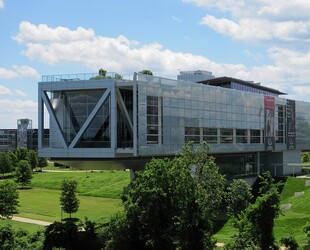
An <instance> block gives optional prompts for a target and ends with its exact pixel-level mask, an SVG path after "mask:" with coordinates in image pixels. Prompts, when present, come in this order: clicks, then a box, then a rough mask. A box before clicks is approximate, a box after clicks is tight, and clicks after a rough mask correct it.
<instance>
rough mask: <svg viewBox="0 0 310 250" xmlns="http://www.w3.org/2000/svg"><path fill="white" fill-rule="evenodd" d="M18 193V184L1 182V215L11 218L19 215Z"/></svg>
mask: <svg viewBox="0 0 310 250" xmlns="http://www.w3.org/2000/svg"><path fill="white" fill-rule="evenodd" d="M18 203H19V202H18V192H17V187H16V184H15V183H13V182H10V181H3V182H0V215H1V217H4V218H10V217H11V216H13V214H14V213H17V207H18Z"/></svg>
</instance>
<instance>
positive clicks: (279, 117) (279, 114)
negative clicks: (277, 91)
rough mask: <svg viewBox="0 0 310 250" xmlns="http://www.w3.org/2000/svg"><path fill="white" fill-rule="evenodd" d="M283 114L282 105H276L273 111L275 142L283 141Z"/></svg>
mask: <svg viewBox="0 0 310 250" xmlns="http://www.w3.org/2000/svg"><path fill="white" fill-rule="evenodd" d="M285 116H286V114H285V109H284V106H282V105H277V106H276V112H275V128H276V143H285V124H284V120H285Z"/></svg>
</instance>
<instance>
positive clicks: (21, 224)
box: [0, 219, 45, 233]
mask: <svg viewBox="0 0 310 250" xmlns="http://www.w3.org/2000/svg"><path fill="white" fill-rule="evenodd" d="M5 225H11V226H12V228H13V229H14V230H16V229H18V228H22V229H25V230H27V231H28V232H29V233H35V232H37V231H38V230H44V228H45V227H44V226H39V225H34V224H30V223H24V222H19V221H13V220H9V219H0V227H2V226H5Z"/></svg>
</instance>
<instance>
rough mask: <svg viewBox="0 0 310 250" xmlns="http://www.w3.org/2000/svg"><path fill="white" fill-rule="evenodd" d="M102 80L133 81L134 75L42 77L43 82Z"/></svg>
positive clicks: (94, 74) (63, 75) (85, 74)
mask: <svg viewBox="0 0 310 250" xmlns="http://www.w3.org/2000/svg"><path fill="white" fill-rule="evenodd" d="M101 79H115V80H133V75H129V74H126V75H120V74H118V73H115V72H107V73H106V74H105V75H104V76H102V75H99V74H98V73H77V74H61V75H43V76H42V82H64V81H86V80H101Z"/></svg>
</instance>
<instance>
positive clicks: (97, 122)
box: [75, 97, 111, 148]
mask: <svg viewBox="0 0 310 250" xmlns="http://www.w3.org/2000/svg"><path fill="white" fill-rule="evenodd" d="M75 147H76V148H109V147H111V131H110V97H108V98H107V100H106V101H105V102H104V104H103V105H102V107H101V108H100V109H99V110H98V112H97V114H96V115H95V117H94V119H93V120H92V121H91V123H90V124H89V126H88V128H87V129H86V130H85V132H84V133H83V135H82V136H81V138H80V140H79V141H78V142H77V144H76V146H75Z"/></svg>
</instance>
